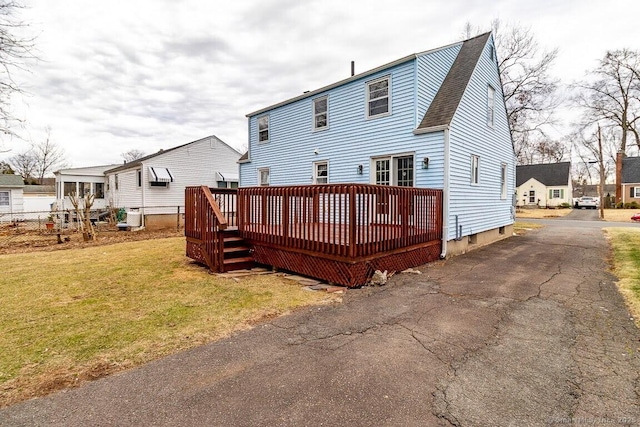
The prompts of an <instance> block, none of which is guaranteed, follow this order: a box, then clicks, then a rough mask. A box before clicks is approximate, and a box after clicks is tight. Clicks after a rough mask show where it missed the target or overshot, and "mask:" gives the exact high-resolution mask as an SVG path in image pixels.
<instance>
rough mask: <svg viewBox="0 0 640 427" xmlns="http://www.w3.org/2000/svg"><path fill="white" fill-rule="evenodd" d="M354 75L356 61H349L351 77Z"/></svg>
mask: <svg viewBox="0 0 640 427" xmlns="http://www.w3.org/2000/svg"><path fill="white" fill-rule="evenodd" d="M355 75H356V61H351V77H353V76H355Z"/></svg>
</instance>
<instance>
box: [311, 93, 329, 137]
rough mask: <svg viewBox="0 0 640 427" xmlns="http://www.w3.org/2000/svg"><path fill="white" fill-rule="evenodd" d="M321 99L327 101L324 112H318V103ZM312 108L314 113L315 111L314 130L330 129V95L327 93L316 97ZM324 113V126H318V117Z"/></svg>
mask: <svg viewBox="0 0 640 427" xmlns="http://www.w3.org/2000/svg"><path fill="white" fill-rule="evenodd" d="M320 101H325V103H326V104H325V105H326V109H325V110H324V112H320V113H318V111H317V110H316V103H318V102H320ZM311 108H312V109H313V111H312V113H313V124H312V125H313V130H314V131H318V130H326V129H329V95H325V96H321V97H318V98H315V99H314V100H313V102H312V103H311ZM323 114H324V126H318V121H317V119H318V117H320V116H322V115H323Z"/></svg>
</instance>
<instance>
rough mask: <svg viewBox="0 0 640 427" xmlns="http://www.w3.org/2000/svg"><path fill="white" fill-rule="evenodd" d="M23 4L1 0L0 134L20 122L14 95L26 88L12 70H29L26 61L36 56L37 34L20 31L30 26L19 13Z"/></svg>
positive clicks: (10, 131)
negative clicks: (14, 109) (24, 34)
mask: <svg viewBox="0 0 640 427" xmlns="http://www.w3.org/2000/svg"><path fill="white" fill-rule="evenodd" d="M22 7H23V6H22V5H21V4H20V3H19V2H18V1H15V0H0V135H2V134H4V135H10V136H11V135H14V132H13V131H12V130H11V129H12V125H14V124H16V123H17V122H18V123H19V122H20V120H19V119H17V118H16V117H15V116H14V115H13V113H12V112H11V97H12V95H15V94H16V93H21V92H22V89H21V88H20V87H19V86H18V85H17V84H16V82H15V80H14V79H13V77H12V73H13V72H14V71H15V70H25V69H26V65H25V63H26V61H27V60H29V59H33V58H34V56H33V54H32V49H33V47H34V38H26V37H21V36H19V35H17V33H19V32H20V31H21V30H22V29H24V27H27V26H28V25H27V24H25V23H24V22H22V21H20V20H19V18H18V17H17V15H18V11H19V10H20V9H22ZM1 146H2V142H0V148H1Z"/></svg>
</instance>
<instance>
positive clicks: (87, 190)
mask: <svg viewBox="0 0 640 427" xmlns="http://www.w3.org/2000/svg"><path fill="white" fill-rule="evenodd" d="M78 193H80V194H79V196H80V197H84V196H86V195H87V194H91V183H90V182H79V183H78Z"/></svg>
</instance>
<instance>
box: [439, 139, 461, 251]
mask: <svg viewBox="0 0 640 427" xmlns="http://www.w3.org/2000/svg"><path fill="white" fill-rule="evenodd" d="M450 173H451V153H450V143H449V127H446V128H445V129H444V182H443V188H442V251H441V252H440V259H445V258H446V257H447V242H448V241H449V174H450ZM456 232H457V230H456Z"/></svg>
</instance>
